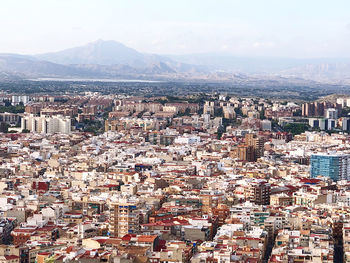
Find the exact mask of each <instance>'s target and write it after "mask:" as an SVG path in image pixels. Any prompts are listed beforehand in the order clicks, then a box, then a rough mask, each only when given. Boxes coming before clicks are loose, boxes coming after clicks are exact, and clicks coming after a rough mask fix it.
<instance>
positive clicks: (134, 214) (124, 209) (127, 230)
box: [109, 200, 140, 237]
mask: <svg viewBox="0 0 350 263" xmlns="http://www.w3.org/2000/svg"><path fill="white" fill-rule="evenodd" d="M138 208H139V203H138V202H137V201H136V202H131V201H128V200H120V201H119V202H118V203H113V204H112V208H111V215H110V216H111V220H110V227H109V232H110V233H111V235H112V236H114V237H123V236H125V235H126V234H134V233H137V232H138V230H139V228H140V217H139V216H140V212H139V210H138Z"/></svg>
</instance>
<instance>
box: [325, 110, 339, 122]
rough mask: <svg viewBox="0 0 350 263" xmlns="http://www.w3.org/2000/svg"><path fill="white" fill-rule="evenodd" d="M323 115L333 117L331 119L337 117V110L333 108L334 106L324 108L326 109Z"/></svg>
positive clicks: (328, 117)
mask: <svg viewBox="0 0 350 263" xmlns="http://www.w3.org/2000/svg"><path fill="white" fill-rule="evenodd" d="M325 117H326V118H327V119H333V120H336V119H338V110H337V109H334V108H329V109H326V111H325Z"/></svg>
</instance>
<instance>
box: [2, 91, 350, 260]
mask: <svg viewBox="0 0 350 263" xmlns="http://www.w3.org/2000/svg"><path fill="white" fill-rule="evenodd" d="M0 103H1V106H0V108H1V112H3V113H0V122H1V130H2V133H1V135H0V154H1V159H0V176H1V180H0V194H1V196H0V204H1V208H0V211H1V214H0V215H1V222H0V225H1V227H0V241H1V244H2V245H1V246H0V261H1V262H9V263H17V262H18V263H20V262H21V263H22V262H23V263H24V262H92V263H94V262H115V263H116V262H123V263H136V262H145V263H146V262H150V263H152V262H153V263H154V262H188V263H189V262H191V263H204V262H205V263H214V262H217V263H219V262H286V263H287V262H341V261H343V260H344V261H350V214H349V207H350V191H349V186H350V185H349V180H350V146H349V145H350V144H349V143H350V136H349V131H350V117H349V116H348V114H349V112H350V110H349V109H350V97H347V96H345V95H332V96H328V97H324V98H322V99H320V100H317V101H308V102H305V101H304V102H303V101H293V100H289V101H288V100H281V99H273V98H258V97H237V96H230V95H227V94H218V93H207V94H203V93H201V94H192V95H186V96H154V97H142V96H129V95H125V94H108V95H103V94H100V93H98V92H86V93H85V94H82V95H76V94H75V95H74V94H70V95H64V94H61V95H50V94H47V95H43V94H30V95H25V94H18V93H12V94H11V93H9V92H6V93H2V94H0Z"/></svg>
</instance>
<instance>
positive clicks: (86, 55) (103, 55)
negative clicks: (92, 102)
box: [35, 40, 203, 74]
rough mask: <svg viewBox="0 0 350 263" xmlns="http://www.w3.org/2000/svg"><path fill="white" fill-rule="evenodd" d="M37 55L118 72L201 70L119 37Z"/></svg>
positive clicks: (142, 72)
mask: <svg viewBox="0 0 350 263" xmlns="http://www.w3.org/2000/svg"><path fill="white" fill-rule="evenodd" d="M35 57H36V58H38V59H42V60H46V61H50V62H52V63H58V64H63V65H70V66H72V65H74V66H75V67H78V68H80V69H82V68H84V69H89V70H91V69H92V70H97V71H98V72H100V73H101V72H102V73H107V72H108V74H115V73H116V72H118V73H123V74H125V73H133V74H163V73H166V74H169V73H176V72H185V71H198V70H200V68H203V67H198V68H197V67H196V66H193V65H188V64H186V63H181V62H176V61H173V60H172V59H170V58H168V57H164V56H159V55H155V54H144V53H140V52H138V51H137V50H135V49H132V48H129V47H127V46H125V45H123V44H122V43H119V42H116V41H111V40H110V41H104V40H97V41H95V42H92V43H89V44H87V45H84V46H81V47H75V48H70V49H66V50H62V51H59V52H54V53H46V54H40V55H36V56H35Z"/></svg>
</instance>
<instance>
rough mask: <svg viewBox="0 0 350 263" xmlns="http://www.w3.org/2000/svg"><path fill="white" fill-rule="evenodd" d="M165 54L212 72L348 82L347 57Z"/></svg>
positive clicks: (349, 74)
mask: <svg viewBox="0 0 350 263" xmlns="http://www.w3.org/2000/svg"><path fill="white" fill-rule="evenodd" d="M168 57H170V58H171V59H173V60H175V61H178V62H181V63H188V64H195V65H199V66H204V67H208V68H209V69H210V70H212V71H224V72H243V73H245V74H250V75H251V74H254V75H255V74H258V75H274V76H283V77H293V78H304V79H307V80H315V81H320V82H336V83H347V84H349V83H350V59H349V58H314V59H312V58H311V59H295V58H275V57H237V56H232V55H230V54H222V53H221V54H220V53H219V54H215V53H206V54H188V55H169V56H168Z"/></svg>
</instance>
